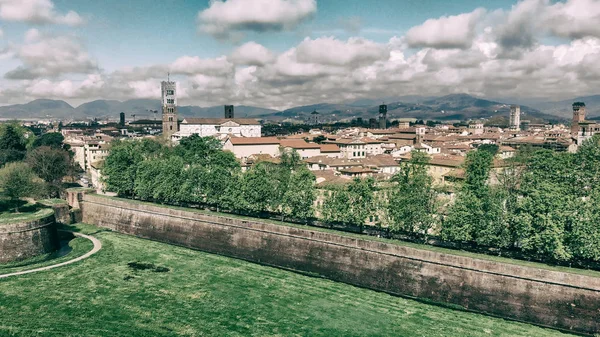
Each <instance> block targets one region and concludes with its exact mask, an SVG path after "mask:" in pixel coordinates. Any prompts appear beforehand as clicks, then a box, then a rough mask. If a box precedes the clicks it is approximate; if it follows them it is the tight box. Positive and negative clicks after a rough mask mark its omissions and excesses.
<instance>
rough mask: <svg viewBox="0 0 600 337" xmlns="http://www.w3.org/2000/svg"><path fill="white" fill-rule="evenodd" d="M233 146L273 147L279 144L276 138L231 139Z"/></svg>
mask: <svg viewBox="0 0 600 337" xmlns="http://www.w3.org/2000/svg"><path fill="white" fill-rule="evenodd" d="M229 141H231V144H233V145H261V144H262V145H272V144H279V139H278V138H276V137H231V138H229Z"/></svg>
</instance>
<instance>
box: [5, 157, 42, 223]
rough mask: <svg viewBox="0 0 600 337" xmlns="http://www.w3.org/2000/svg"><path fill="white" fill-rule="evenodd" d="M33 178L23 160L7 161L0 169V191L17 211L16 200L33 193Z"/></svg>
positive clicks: (34, 185) (31, 172)
mask: <svg viewBox="0 0 600 337" xmlns="http://www.w3.org/2000/svg"><path fill="white" fill-rule="evenodd" d="M34 179H35V174H34V173H33V171H32V170H31V168H30V167H29V165H27V164H26V163H23V162H16V163H9V164H6V165H5V166H4V168H2V169H0V188H1V189H2V193H3V194H4V195H5V196H7V197H8V198H9V199H10V200H11V201H12V202H13V203H14V204H15V210H16V211H17V212H18V211H19V210H18V208H17V206H16V205H17V204H16V201H18V200H19V199H21V198H24V197H29V196H31V195H33V194H34V192H35V189H36V184H35V182H34Z"/></svg>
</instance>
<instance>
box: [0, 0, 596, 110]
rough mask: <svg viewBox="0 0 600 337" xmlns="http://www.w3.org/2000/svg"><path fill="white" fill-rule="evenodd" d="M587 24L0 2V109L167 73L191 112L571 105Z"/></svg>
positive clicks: (427, 1) (580, 89) (425, 12)
mask: <svg viewBox="0 0 600 337" xmlns="http://www.w3.org/2000/svg"><path fill="white" fill-rule="evenodd" d="M25 2H28V4H29V5H28V6H25V5H24V3H25ZM257 3H260V4H262V5H263V6H265V7H264V9H265V10H262V11H261V10H259V11H257V10H255V9H256V6H254V5H255V4H257ZM271 9H273V11H270V10H271ZM266 12H268V13H267V14H265V13H266ZM599 21H600V0H562V1H550V0H521V1H508V0H487V1H475V0H454V1H439V0H419V1H417V0H405V1H400V0H396V1H394V0H378V1H365V0H218V1H214V2H209V1H191V0H162V1H158V0H151V1H148V0H128V1H122V0H120V1H119V0H102V1H86V0H0V32H1V34H0V74H2V75H3V76H2V78H1V79H0V104H7V103H15V102H23V101H27V100H30V99H34V98H40V97H42V96H43V97H46V96H52V97H49V98H60V99H65V100H67V101H69V102H74V103H80V102H83V101H86V100H90V99H97V98H107V97H106V96H109V95H108V94H107V93H109V92H114V91H115V90H118V91H119V92H120V93H121V94H120V95H119V96H118V97H117V98H118V99H127V98H150V97H153V95H155V93H156V90H157V89H156V88H155V86H154V85H153V83H155V82H157V81H158V80H159V76H163V77H164V75H165V73H166V72H167V71H171V73H173V74H174V75H173V76H174V78H175V79H176V80H177V81H178V82H180V85H181V90H180V92H181V94H182V100H183V101H186V100H187V101H188V102H189V103H194V104H200V105H210V104H220V103H221V102H224V101H225V102H233V103H235V104H255V105H260V106H273V107H283V106H289V105H294V104H301V103H311V102H319V101H323V100H329V101H344V100H351V99H360V98H378V97H385V96H389V95H398V96H401V95H403V94H406V95H412V94H427V95H442V94H447V93H452V92H467V93H470V94H473V95H479V96H487V97H519V96H527V97H541V98H545V97H556V96H557V95H563V96H567V95H571V94H584V93H591V92H592V91H593V89H590V88H592V87H595V86H596V84H597V83H598V82H597V81H598V80H599V79H598V78H600V74H598V78H597V77H596V71H591V72H590V71H589V70H588V69H587V68H586V67H588V64H589V65H592V64H594V63H595V62H596V61H597V60H600V56H598V55H600V42H599V41H600V40H598V39H599V38H600V28H598V27H597V26H598V25H597V22H599ZM575 22H576V23H577V24H574V23H575ZM576 53H579V56H572V55H575V54H576ZM596 64H597V63H596ZM133 68H135V69H133ZM565 81H568V82H569V83H571V85H568V87H569V88H570V89H569V90H567V91H565V90H564V87H565V84H569V83H565ZM553 83H554V84H553ZM559 83H560V84H561V85H562V88H561V87H560V86H559ZM534 88H537V89H536V90H534ZM584 91H585V92H584Z"/></svg>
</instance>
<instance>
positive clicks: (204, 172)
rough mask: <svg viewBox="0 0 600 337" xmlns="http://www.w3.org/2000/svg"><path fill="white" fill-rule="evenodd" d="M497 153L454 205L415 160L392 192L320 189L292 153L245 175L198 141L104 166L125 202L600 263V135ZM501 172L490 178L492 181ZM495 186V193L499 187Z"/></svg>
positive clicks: (217, 147) (116, 156)
mask: <svg viewBox="0 0 600 337" xmlns="http://www.w3.org/2000/svg"><path fill="white" fill-rule="evenodd" d="M497 150H498V147H497V146H482V147H480V148H479V149H478V150H475V151H471V152H469V153H468V155H467V158H466V163H465V167H464V170H465V177H464V181H463V182H462V183H459V184H458V185H456V187H455V189H456V190H455V194H454V197H452V198H448V197H445V196H444V193H440V192H439V191H438V190H437V187H436V186H434V184H433V181H432V178H431V177H430V176H429V175H428V160H429V159H428V157H427V155H425V154H422V153H418V152H415V153H413V156H412V159H411V160H410V161H409V162H404V163H402V164H401V168H400V170H399V172H398V173H397V174H396V175H394V176H393V178H392V179H391V180H390V181H388V182H385V183H381V182H377V181H375V180H374V179H373V178H365V179H354V180H352V181H351V182H349V183H348V184H344V185H340V186H330V187H325V188H317V186H316V185H317V184H316V180H315V176H314V174H313V173H312V172H311V171H309V170H308V169H307V167H306V165H305V164H304V163H303V162H302V161H301V160H300V158H299V156H298V155H297V154H296V153H295V152H283V154H282V156H281V158H280V161H279V162H277V163H273V162H266V161H263V162H258V163H256V164H254V165H252V166H251V167H249V168H248V169H247V170H245V171H244V170H242V167H241V166H240V164H239V162H238V161H237V160H236V159H235V157H234V155H233V154H232V153H229V152H226V151H222V149H221V144H220V142H219V141H218V140H216V139H214V138H211V137H207V138H201V137H199V136H192V137H189V138H185V139H182V140H181V142H180V144H179V145H176V146H172V147H169V146H165V145H162V144H160V143H158V142H156V141H153V140H148V139H146V140H141V141H129V140H128V141H116V142H114V143H113V144H112V148H111V150H110V154H109V156H108V157H107V158H106V161H105V164H104V167H103V171H102V173H103V176H104V179H105V184H106V189H107V190H108V191H112V192H116V193H117V194H118V195H120V196H122V197H128V198H135V199H140V200H147V201H154V202H161V203H167V204H176V205H190V204H204V205H210V206H212V207H214V208H216V209H217V210H226V211H231V212H237V213H241V214H248V215H255V216H262V215H265V214H270V215H277V216H279V217H281V219H282V220H287V219H291V220H294V221H298V222H304V223H311V222H314V221H315V220H318V221H321V222H325V223H331V224H334V223H335V224H342V225H351V226H363V225H365V222H366V221H368V220H373V222H376V223H377V225H378V226H381V227H382V228H383V229H385V230H387V231H390V232H392V233H401V234H403V235H406V236H409V237H412V238H415V239H417V240H421V241H423V242H426V241H427V239H428V238H430V237H434V238H437V239H440V240H444V241H447V242H452V243H456V244H458V245H461V244H465V245H466V246H468V245H471V246H472V245H475V246H481V247H491V248H496V249H507V250H516V251H520V252H522V253H523V254H526V255H527V256H530V257H532V258H535V259H537V260H543V261H548V262H559V261H560V262H565V261H600V221H599V220H600V207H599V203H598V202H599V201H600V184H598V183H599V182H600V181H599V180H600V137H598V136H596V137H594V138H593V139H591V140H589V141H587V142H586V143H585V144H583V145H582V146H581V147H580V149H579V151H578V152H577V153H574V154H572V153H558V152H552V151H550V150H536V151H533V150H528V149H524V150H520V151H519V153H518V155H517V156H515V157H514V158H511V159H508V160H506V161H505V165H504V166H503V167H502V168H501V169H494V170H493V169H492V163H493V160H494V157H495V154H496V152H497ZM492 171H494V172H492ZM492 182H493V183H492Z"/></svg>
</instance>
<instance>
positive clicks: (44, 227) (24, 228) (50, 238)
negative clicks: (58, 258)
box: [0, 208, 58, 263]
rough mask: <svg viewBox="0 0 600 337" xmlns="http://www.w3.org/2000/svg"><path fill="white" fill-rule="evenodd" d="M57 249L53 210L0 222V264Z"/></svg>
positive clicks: (44, 210) (49, 209)
mask: <svg viewBox="0 0 600 337" xmlns="http://www.w3.org/2000/svg"><path fill="white" fill-rule="evenodd" d="M57 248H58V235H57V232H56V222H55V219H54V210H52V209H51V208H48V209H43V210H41V211H38V212H37V213H36V214H35V215H26V214H24V215H23V217H22V219H20V218H17V219H15V220H14V221H5V222H0V263H7V262H13V261H19V260H24V259H28V258H31V257H34V256H38V255H42V254H46V253H50V252H53V251H54V250H56V249H57Z"/></svg>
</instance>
